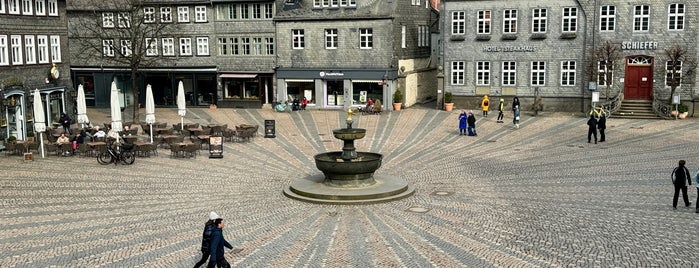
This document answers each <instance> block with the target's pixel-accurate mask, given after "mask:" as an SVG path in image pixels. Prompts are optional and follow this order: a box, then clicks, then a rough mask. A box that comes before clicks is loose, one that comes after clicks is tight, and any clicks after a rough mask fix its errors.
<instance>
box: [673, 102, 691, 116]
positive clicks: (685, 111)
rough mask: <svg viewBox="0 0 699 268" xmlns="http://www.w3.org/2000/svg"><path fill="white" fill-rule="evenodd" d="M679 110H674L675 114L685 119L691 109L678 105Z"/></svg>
mask: <svg viewBox="0 0 699 268" xmlns="http://www.w3.org/2000/svg"><path fill="white" fill-rule="evenodd" d="M676 109H677V110H673V112H674V114H676V115H677V117H679V118H680V119H685V118H686V117H687V114H689V107H687V105H684V104H681V103H680V104H678V105H677V108H676Z"/></svg>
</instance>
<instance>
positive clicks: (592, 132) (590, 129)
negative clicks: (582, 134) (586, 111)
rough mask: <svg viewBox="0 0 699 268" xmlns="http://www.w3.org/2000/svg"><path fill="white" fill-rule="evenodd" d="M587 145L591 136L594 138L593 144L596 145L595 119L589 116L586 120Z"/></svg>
mask: <svg viewBox="0 0 699 268" xmlns="http://www.w3.org/2000/svg"><path fill="white" fill-rule="evenodd" d="M587 126H588V128H587V143H590V141H591V138H592V136H595V144H597V119H596V118H595V117H594V116H592V115H590V119H587Z"/></svg>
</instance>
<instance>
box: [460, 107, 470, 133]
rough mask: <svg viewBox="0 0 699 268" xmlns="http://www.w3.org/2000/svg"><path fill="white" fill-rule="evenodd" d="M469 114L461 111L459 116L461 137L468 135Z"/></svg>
mask: <svg viewBox="0 0 699 268" xmlns="http://www.w3.org/2000/svg"><path fill="white" fill-rule="evenodd" d="M467 120H468V114H466V111H461V114H460V115H459V136H461V135H466V127H467V126H468V122H467Z"/></svg>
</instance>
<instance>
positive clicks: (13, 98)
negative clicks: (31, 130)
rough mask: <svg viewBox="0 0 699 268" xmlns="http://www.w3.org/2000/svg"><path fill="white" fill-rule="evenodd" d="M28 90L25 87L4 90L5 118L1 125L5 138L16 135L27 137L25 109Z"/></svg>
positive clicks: (19, 137) (17, 136)
mask: <svg viewBox="0 0 699 268" xmlns="http://www.w3.org/2000/svg"><path fill="white" fill-rule="evenodd" d="M25 95H26V92H25V90H24V89H23V88H9V89H7V88H6V89H5V90H3V99H2V104H3V105H2V106H3V108H4V109H3V116H4V117H3V119H2V122H1V123H0V127H2V128H3V130H4V131H3V134H4V137H3V138H10V137H14V138H15V139H18V140H24V139H26V138H27V128H26V127H27V122H26V117H25V111H26V107H27V104H26V102H25V98H24V97H25Z"/></svg>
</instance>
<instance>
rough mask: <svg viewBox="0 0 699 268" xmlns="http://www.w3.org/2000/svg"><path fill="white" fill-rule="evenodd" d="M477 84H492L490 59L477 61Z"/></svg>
mask: <svg viewBox="0 0 699 268" xmlns="http://www.w3.org/2000/svg"><path fill="white" fill-rule="evenodd" d="M476 85H477V86H489V85H490V62H489V61H477V62H476Z"/></svg>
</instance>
